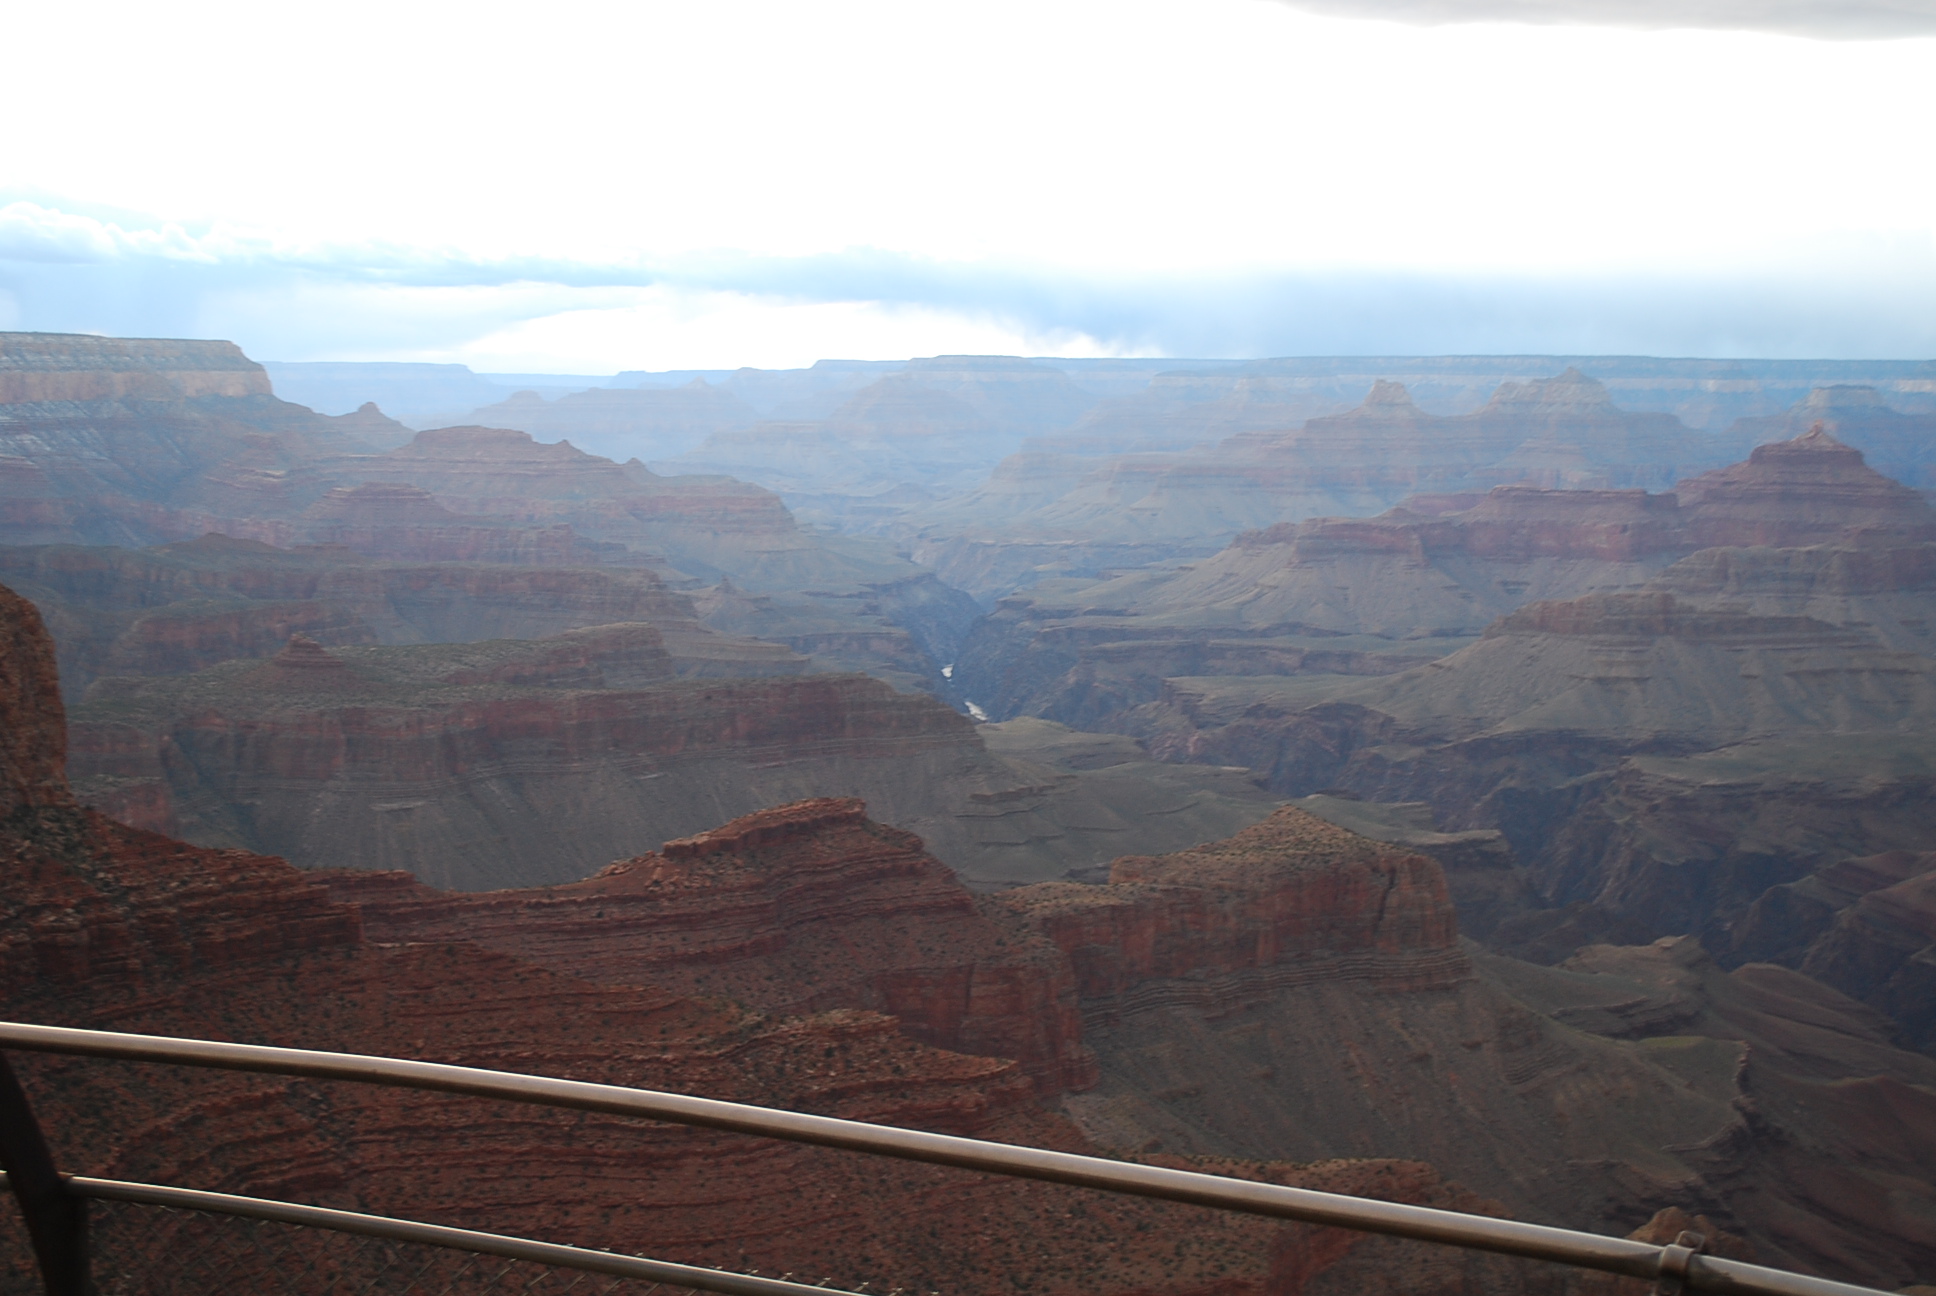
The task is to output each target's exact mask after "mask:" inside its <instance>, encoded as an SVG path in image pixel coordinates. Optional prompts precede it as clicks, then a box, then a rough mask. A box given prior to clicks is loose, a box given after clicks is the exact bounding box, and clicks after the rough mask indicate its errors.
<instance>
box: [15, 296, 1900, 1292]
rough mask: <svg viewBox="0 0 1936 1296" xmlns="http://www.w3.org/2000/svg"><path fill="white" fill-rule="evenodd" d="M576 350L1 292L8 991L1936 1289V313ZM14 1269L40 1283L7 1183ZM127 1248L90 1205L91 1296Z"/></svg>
mask: <svg viewBox="0 0 1936 1296" xmlns="http://www.w3.org/2000/svg"><path fill="white" fill-rule="evenodd" d="M541 387H542V384H532V385H528V386H527V385H520V384H519V381H518V380H511V379H507V380H504V381H499V380H498V379H496V378H495V377H493V376H490V375H480V374H474V373H471V372H470V371H469V370H464V369H461V368H460V367H457V366H433V365H410V364H396V365H388V364H378V363H368V364H364V363H351V362H340V361H339V362H328V363H320V362H319V363H309V364H305V363H293V362H291V363H270V364H267V365H265V364H260V363H257V362H256V361H255V360H254V359H251V358H250V357H249V356H248V355H246V354H245V353H244V351H243V350H242V349H241V348H240V347H238V346H237V345H235V344H233V343H229V342H222V341H210V340H171V339H139V338H113V337H102V336H95V335H81V334H59V333H43V332H32V333H30V332H13V333H0V890H3V891H4V895H5V911H4V917H3V918H0V985H3V986H4V989H0V993H4V995H5V996H6V1005H5V1007H6V1012H5V1014H4V1015H5V1016H6V1017H8V1018H9V1019H11V1020H16V1021H27V1022H37V1023H46V1024H54V1025H65V1026H79V1027H97V1028H102V1029H112V1030H122V1031H136V1032H145V1033H152V1034H165V1035H179V1036H191V1037H198V1038H213V1039H227V1040H237V1041H246V1042H259V1043H272V1044H282V1045H289V1046H297V1047H309V1048H320V1049H339V1050H345V1051H351V1052H359V1053H373V1054H387V1055H394V1056H400V1057H413V1058H423V1059H429V1060H434V1061H442V1062H451V1063H457V1064H463V1065H474V1066H482V1067H490V1068H496V1069H504V1070H514V1071H523V1072H530V1073H536V1074H547V1075H556V1076H564V1077H570V1078H576V1079H586V1080H599V1081H607V1082H611V1083H618V1084H626V1085H636V1086H642V1087H648V1088H658V1089H668V1090H674V1091H678V1092H685V1093H694V1094H703V1095H707V1096H712V1097H720V1098H728V1099H735V1100H740V1101H745V1102H752V1103H758V1104H762V1105H767V1106H774V1107H782V1108H788V1109H792V1110H798V1111H809V1112H819V1113H826V1114H832V1115H840V1116H846V1117H851V1118H855V1119H860V1120H868V1121H876V1122H882V1123H886V1124H893V1125H901V1126H906V1127H911V1128H918V1129H926V1130H935V1131H942V1132H951V1133H961V1134H971V1135H975V1136H978V1137H983V1138H989V1139H994V1140H1000V1141H1006V1142H1014V1143H1023V1144H1029V1145H1033V1146H1039V1147H1045V1148H1054V1149H1061V1150H1069V1151H1084V1152H1090V1153H1094V1154H1099V1155H1105V1156H1109V1157H1114V1158H1117V1159H1119V1160H1123V1161H1130V1162H1145V1163H1149V1164H1155V1165H1164V1166H1174V1167H1189V1168H1197V1169H1204V1170H1209V1171H1212V1172H1215V1173H1220V1174H1226V1175H1231V1176H1235V1177H1239V1178H1251V1179H1262V1180H1267V1181H1270V1182H1276V1183H1282V1184H1291V1185H1301V1186H1308V1187H1316V1188H1323V1189H1326V1190H1330V1191H1336V1192H1342V1193H1349V1194H1356V1195H1361V1196H1369V1197H1378V1198H1383V1199H1387V1200H1394V1201H1403V1202H1411V1203H1421V1204H1429V1205H1438V1206H1445V1207H1449V1208H1452V1209H1457V1210H1462V1211H1469V1212H1474V1213H1477V1214H1482V1215H1492V1216H1500V1217H1510V1218H1513V1219H1519V1220H1526V1221H1532V1222H1536V1223H1541V1224H1551V1225H1561V1226H1565V1227H1569V1228H1576V1229H1585V1230H1590V1231H1594V1232H1599V1233H1604V1234H1610V1235H1616V1236H1637V1237H1645V1238H1648V1239H1650V1240H1655V1241H1669V1240H1671V1239H1672V1238H1673V1236H1674V1235H1675V1234H1676V1233H1678V1232H1679V1231H1680V1229H1681V1228H1683V1227H1693V1225H1692V1224H1690V1223H1688V1221H1693V1220H1696V1219H1698V1221H1699V1228H1700V1229H1701V1230H1702V1231H1704V1232H1705V1233H1706V1234H1708V1236H1709V1238H1710V1242H1711V1244H1712V1246H1713V1247H1714V1249H1715V1250H1716V1251H1717V1252H1718V1253H1720V1254H1727V1255H1736V1256H1740V1257H1746V1258H1752V1259H1754V1260H1756V1261H1757V1262H1758V1263H1762V1264H1768V1265H1773V1266H1777V1267H1781V1268H1786V1269H1793V1270H1796V1271H1799V1272H1803V1273H1808V1274H1815V1275H1820V1276H1823V1277H1828V1278H1832V1279H1837V1280H1840V1281H1843V1282H1851V1283H1859V1284H1863V1285H1866V1286H1870V1287H1876V1288H1880V1289H1885V1290H1890V1291H1896V1290H1910V1289H1914V1290H1928V1288H1926V1287H1925V1288H1919V1287H1918V1286H1917V1285H1918V1284H1931V1283H1936V1175H1933V1174H1932V1167H1936V506H1932V502H1931V495H1930V493H1929V492H1930V491H1931V490H1932V489H1933V488H1936V363H1931V362H1914V361H1873V362H1869V361H1854V360H1844V361H1826V360H1825V361H1819V362H1813V361H1800V360H1784V361H1774V360H1770V361H1753V360H1740V361H1698V360H1649V359H1645V358H1636V357H1596V356H1590V355H1566V356H1537V355H1528V356H1484V357H1406V356H1391V357H1359V358H1352V359H1344V360H1312V359H1280V360H1250V361H1213V360H1205V361H1177V362H1168V361H1156V360H1129V359H1098V360H1054V359H1033V360H1031V359H1023V358H1015V357H1004V356H938V357H928V358H921V359H914V360H909V361H907V362H905V363H903V362H880V361H875V362H835V361H829V362H823V363H822V364H819V365H815V366H813V367H811V368H802V369H757V368H741V369H738V370H724V371H706V372H697V371H692V372H688V371H679V372H661V373H654V372H646V371H636V372H630V373H619V374H617V375H615V376H613V377H612V378H610V379H604V380H600V381H598V382H596V383H593V382H572V383H561V384H560V385H559V386H558V387H556V388H550V387H544V388H543V389H540V388H541ZM13 1062H14V1066H15V1067H16V1069H17V1070H18V1072H19V1073H20V1076H21V1079H22V1083H23V1085H24V1086H25V1088H26V1089H27V1091H28V1092H29V1094H30V1095H31V1097H32V1099H33V1102H34V1104H35V1108H36V1110H37V1112H38V1114H39V1117H40V1121H41V1123H42V1125H43V1126H44V1128H45V1129H46V1131H47V1134H48V1138H49V1140H50V1142H51V1143H52V1145H53V1148H54V1152H55V1156H56V1159H57V1160H58V1162H59V1163H60V1165H61V1167H62V1169H63V1170H66V1171H68V1172H70V1173H76V1174H90V1175H97V1176H106V1177H113V1178H121V1179H130V1180H143V1181H151V1182H157V1183H166V1184H182V1185H187V1186H193V1187H198V1188H204V1189H210V1190H219V1191H225V1192H235V1193H245V1194H252V1195H257V1196H267V1197H282V1198H288V1199H291V1200H301V1201H306V1202H313V1203H317V1204H321V1205H329V1206H338V1207H344V1208H349V1209H356V1210H363V1211H369V1212H373V1213H377V1214H383V1215H392V1216H399V1217H405V1218H411V1219H423V1220H435V1221H440V1222H446V1223H452V1224H459V1225H462V1226H465V1227H472V1228H484V1229H491V1230H495V1231H499V1232H506V1233H513V1234H518V1235H521V1236H529V1237H540V1238H545V1239H549V1240H555V1241H560V1242H569V1243H573V1244H578V1245H585V1246H593V1247H600V1248H606V1249H613V1250H619V1251H623V1252H627V1253H643V1254H649V1255H654V1256H659V1257H663V1258H666V1259H671V1260H677V1261H681V1262H686V1263H694V1264H705V1265H712V1266H717V1267H722V1268H728V1269H737V1270H747V1269H754V1268H757V1269H758V1270H760V1271H761V1272H765V1273H771V1274H777V1273H782V1272H786V1273H794V1274H811V1275H812V1279H822V1277H823V1275H824V1281H826V1282H828V1283H829V1284H831V1285H834V1286H841V1287H847V1288H850V1289H852V1288H856V1287H859V1286H860V1285H862V1284H867V1285H868V1286H869V1289H870V1290H873V1291H877V1292H889V1291H893V1290H900V1291H902V1292H905V1293H913V1292H935V1293H941V1294H943V1296H949V1294H951V1293H957V1292H964V1293H965V1292H970V1291H972V1292H976V1293H991V1294H995V1296H1000V1294H1003V1293H1013V1294H1014V1296H1024V1294H1026V1296H1044V1294H1048V1296H1057V1294H1060V1293H1068V1294H1069V1296H1074V1293H1077V1292H1083V1293H1095V1292H1102V1293H1111V1294H1115V1293H1120V1294H1121V1296H1252V1294H1254V1296H1300V1294H1304V1293H1308V1294H1309V1296H1324V1294H1326V1293H1345V1292H1354V1293H1363V1292H1372V1293H1379V1292H1392V1293H1397V1292H1401V1291H1403V1292H1409V1293H1419V1292H1425V1293H1445V1294H1446V1296H1454V1294H1458V1296H1478V1294H1479V1293H1495V1292H1496V1293H1507V1294H1511V1293H1535V1292H1541V1293H1543V1292H1555V1293H1559V1292H1565V1293H1569V1296H1587V1294H1588V1293H1597V1292H1601V1291H1602V1290H1605V1291H1611V1290H1613V1288H1612V1287H1610V1286H1609V1287H1604V1288H1603V1287H1600V1286H1595V1285H1594V1282H1595V1281H1597V1280H1594V1279H1588V1278H1585V1277H1582V1276H1580V1275H1577V1274H1569V1273H1567V1272H1565V1271H1563V1270H1561V1269H1559V1268H1557V1267H1553V1266H1545V1265H1540V1264H1536V1263H1531V1262H1525V1263H1522V1262H1516V1261H1507V1260H1504V1259H1500V1258H1497V1257H1488V1256H1485V1255H1482V1254H1476V1253H1463V1252H1458V1251H1452V1250H1448V1249H1444V1248H1435V1247H1430V1246H1427V1245H1425V1244H1422V1243H1414V1242H1400V1241H1395V1240H1391V1239H1382V1238H1373V1237H1368V1236H1365V1235H1359V1234H1350V1233H1345V1232H1343V1231H1340V1230H1336V1229H1328V1228H1318V1227H1314V1226H1306V1225H1299V1224H1287V1223H1277V1222H1271V1221H1268V1220H1263V1219H1258V1218H1250V1217H1240V1216H1229V1215H1222V1214H1218V1213H1216V1212H1212V1211H1206V1210H1200V1209H1196V1208H1193V1207H1188V1206H1183V1205H1175V1204H1166V1203H1161V1202H1152V1201H1145V1200H1137V1199H1130V1198H1119V1197H1110V1196H1105V1195H1101V1194H1097V1193H1093V1192H1086V1191H1084V1190H1080V1189H1075V1188H1063V1187H1056V1186H1051V1185H1047V1184H1040V1183H1014V1182H1005V1181H999V1180H995V1179H992V1178H989V1177H986V1176H979V1175H975V1174H969V1173H965V1172H961V1171H956V1170H949V1169H945V1168H941V1167H933V1166H924V1165H910V1164H903V1163H880V1162H874V1161H869V1160H866V1159H863V1158H858V1157H855V1156H852V1155H849V1154H845V1153H839V1152H834V1151H828V1150H820V1149H810V1148H805V1147H800V1146H795V1145H786V1144H778V1143H772V1142H765V1141H758V1140H750V1139H745V1138H741V1137H737V1136H733V1135H727V1134H721V1133H713V1132H705V1131H698V1130H690V1129H674V1128H671V1127H663V1126H645V1125H640V1124H638V1123H636V1122H629V1121H626V1120H622V1119H619V1118H616V1117H613V1118H605V1117H596V1116H589V1115H584V1114H567V1113H559V1112H551V1111H543V1110H535V1109H534V1110H524V1109H513V1108H511V1107H509V1106H508V1105H504V1104H492V1103H488V1102H484V1101H481V1100H469V1099H461V1100H450V1099H445V1098H438V1097H432V1096H429V1095H424V1094H418V1093H412V1092H405V1091H388V1090H382V1091H375V1092H369V1091H359V1090H356V1089H354V1088H353V1087H351V1086H343V1085H333V1084H327V1083H321V1082H312V1081H301V1080H289V1079H285V1078H276V1077H269V1076H243V1075H227V1074H224V1075H215V1074H212V1073H209V1074H198V1073H177V1072H173V1071H168V1070H163V1069H158V1068H144V1069H140V1070H137V1069H135V1068H133V1067H130V1066H126V1065H124V1064H119V1063H108V1062H100V1061H88V1060H78V1059H61V1058H53V1057H46V1056H30V1055H25V1054H15V1055H14V1057H13ZM117 1227H118V1226H117ZM0 1248H3V1249H0V1284H5V1289H6V1290H9V1291H12V1290H20V1291H30V1290H36V1288H35V1287H34V1285H33V1283H34V1280H33V1278H32V1258H31V1253H30V1251H29V1249H28V1248H27V1246H26V1243H25V1239H24V1235H23V1234H22V1233H21V1231H20V1229H19V1227H18V1221H17V1220H15V1219H13V1218H11V1217H9V1218H8V1219H6V1220H5V1221H4V1222H0ZM134 1248H135V1243H134V1241H133V1240H131V1239H130V1238H129V1237H126V1236H124V1235H123V1234H122V1233H119V1232H117V1231H116V1228H115V1227H110V1228H107V1229H106V1230H105V1231H104V1232H103V1233H102V1235H101V1239H100V1259H99V1261H98V1264H97V1267H98V1268H99V1269H100V1270H101V1274H102V1275H103V1279H102V1280H103V1289H104V1290H111V1289H114V1288H112V1287H111V1284H110V1282H109V1280H110V1279H113V1278H115V1276H116V1275H117V1274H118V1273H119V1272H120V1271H119V1270H117V1269H116V1268H115V1266H116V1265H124V1264H127V1263H131V1261H130V1260H129V1259H128V1257H130V1256H133V1255H134V1254H136V1250H135V1249H134ZM810 1280H811V1279H810ZM144 1290H145V1288H144ZM157 1290H161V1288H157ZM1636 1290H1638V1288H1636Z"/></svg>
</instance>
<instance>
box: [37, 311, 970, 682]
mask: <svg viewBox="0 0 1936 1296" xmlns="http://www.w3.org/2000/svg"><path fill="white" fill-rule="evenodd" d="M401 431H407V429H402V428H401V426H400V425H398V424H395V423H394V422H393V421H391V420H389V419H387V418H385V417H384V416H382V414H381V413H380V412H379V411H377V410H376V409H375V407H374V406H371V407H369V408H367V409H360V410H359V411H357V412H355V413H350V414H345V415H341V416H325V415H319V414H316V413H314V412H312V411H310V410H308V409H306V408H304V407H302V406H299V405H292V404H289V403H287V402H284V401H280V400H278V399H276V398H275V396H274V395H273V394H272V393H271V389H270V383H269V380H268V376H267V374H266V372H265V371H264V370H263V369H262V367H261V366H260V365H258V364H256V363H255V362H253V361H251V360H249V359H247V358H246V357H245V356H243V355H242V354H241V352H240V351H239V350H238V349H237V348H236V347H235V346H234V345H233V344H232V343H214V342H208V343H204V342H179V343H178V342H147V341H129V340H126V339H105V340H104V339H96V338H87V337H74V336H69V335H62V334H21V333H8V334H0V542H4V543H8V544H18V545H47V544H80V545H116V546H122V547H129V548H139V547H143V546H148V545H154V544H158V543H169V542H178V541H186V540H195V539H199V538H200V537H201V536H203V535H204V534H208V533H219V534H222V535H226V536H229V537H230V538H232V539H238V540H255V541H259V542H263V543H267V544H272V545H275V546H277V547H280V548H285V549H287V548H291V547H311V546H333V547H341V548H344V549H347V550H349V551H351V552H353V553H355V554H358V555H361V556H362V557H366V558H374V559H379V560H389V561H406V562H443V561H465V562H476V561H488V562H499V563H507V564H515V565H542V566H573V567H584V566H593V565H596V566H607V567H631V568H644V569H647V570H652V571H655V572H657V573H658V574H660V575H661V576H663V577H665V578H667V579H668V580H670V581H671V582H672V583H673V584H675V585H677V586H680V587H682V588H687V589H697V588H699V587H700V586H704V585H717V586H720V587H722V591H723V592H725V593H734V592H746V593H749V594H751V595H753V596H754V597H756V598H758V599H760V600H762V602H761V603H760V606H759V607H758V609H757V610H756V613H754V614H749V615H753V617H754V619H757V620H758V621H759V622H760V623H761V628H762V630H764V631H766V632H768V633H770V634H771V635H773V636H777V637H778V638H779V639H784V640H790V641H798V642H800V643H803V644H810V645H823V646H831V648H832V650H833V651H835V652H836V653H844V654H845V655H846V656H847V657H849V658H853V659H859V660H861V661H863V662H864V667H863V668H864V669H874V670H878V671H879V672H880V673H882V674H883V675H884V676H886V677H888V678H891V679H892V680H893V681H894V682H896V683H897V684H907V683H913V682H915V681H927V682H928V683H929V684H930V685H931V686H933V685H934V684H935V683H936V682H937V681H939V680H940V678H941V676H940V673H939V671H940V667H941V666H942V665H944V664H946V662H947V661H948V660H950V658H948V657H945V656H944V657H943V658H941V659H939V660H935V659H933V658H931V657H930V656H929V646H930V645H933V644H935V643H937V642H939V641H940V640H942V639H946V638H948V637H949V636H951V635H952V634H954V632H955V630H956V629H957V628H958V627H961V626H965V624H966V623H967V622H968V621H970V620H972V619H973V617H974V616H975V615H976V609H975V607H974V605H973V603H972V602H971V601H970V600H969V599H967V598H966V597H965V596H963V595H961V594H960V593H958V592H957V591H954V590H952V589H949V588H947V587H945V586H943V585H941V584H940V583H938V582H937V581H935V579H934V577H933V576H932V574H931V573H929V572H927V571H925V570H924V569H922V568H920V567H917V566H916V565H914V564H912V563H910V562H908V561H907V560H906V559H904V558H901V557H900V556H898V555H897V554H896V553H895V552H894V551H893V549H892V548H891V547H890V546H888V545H886V544H884V543H882V542H880V541H875V540H867V539H863V538H859V537H843V536H836V535H831V534H823V533H819V532H814V531H809V530H806V529H803V528H802V527H800V526H799V525H798V523H797V522H796V521H795V519H794V518H793V516H792V514H790V513H789V512H788V511H787V509H786V507H785V505H784V504H782V503H781V501H780V500H779V498H778V497H777V496H775V495H774V494H772V493H771V492H769V491H766V490H763V489H761V488H759V487H757V486H752V485H748V484H746V483H744V482H739V481H735V480H732V479H729V478H722V477H717V476H703V475H697V476H695V475H688V476H682V477H676V478H675V477H662V476H660V475H658V474H656V473H654V472H652V471H651V470H650V469H648V468H646V467H645V465H644V464H642V463H640V462H639V461H637V460H636V459H632V460H629V461H627V462H625V463H617V462H614V461H612V460H609V459H604V458H601V457H599V456H596V455H589V454H586V453H584V452H582V451H579V450H577V449H575V448H574V447H572V446H571V445H569V444H568V443H563V442H560V443H555V444H543V443H539V442H536V441H534V440H533V439H532V438H531V437H530V436H529V435H528V434H526V433H523V432H519V431H516V430H513V429H504V428H485V427H453V428H437V429H430V430H426V431H423V432H420V433H417V434H416V435H414V436H410V437H407V438H401V441H402V443H401V444H394V448H390V449H379V448H378V444H377V443H378V442H383V443H385V444H392V443H395V442H397V441H398V440H399V439H400V438H399V437H398V436H397V435H395V434H396V433H398V432H401ZM359 432H361V433H363V434H364V435H365V436H367V437H368V438H370V439H364V437H360V436H359V435H358V433H359ZM741 619H742V620H745V619H746V617H744V616H743V617H742V618H741Z"/></svg>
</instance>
